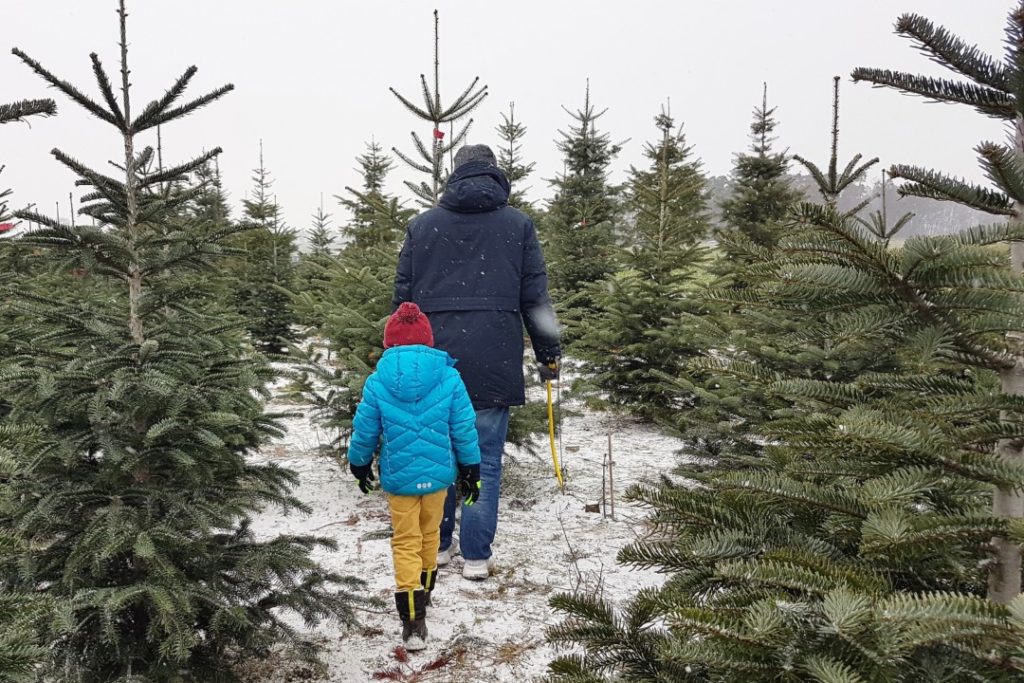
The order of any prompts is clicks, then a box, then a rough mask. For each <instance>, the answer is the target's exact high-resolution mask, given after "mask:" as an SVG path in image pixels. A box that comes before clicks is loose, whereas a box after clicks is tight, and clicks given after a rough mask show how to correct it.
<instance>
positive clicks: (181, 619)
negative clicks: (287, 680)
mask: <svg viewBox="0 0 1024 683" xmlns="http://www.w3.org/2000/svg"><path fill="white" fill-rule="evenodd" d="M118 16H119V20H120V73H119V75H120V78H119V79H118V80H119V85H120V94H119V95H118V94H117V93H116V91H115V86H114V85H113V83H112V81H111V79H110V77H109V76H108V73H107V71H106V70H105V69H104V67H103V65H102V63H101V61H100V59H99V57H98V56H97V55H96V54H93V55H91V59H92V68H93V72H94V74H95V77H96V82H97V85H98V89H99V94H100V97H99V98H94V97H92V96H90V95H88V94H86V93H84V92H83V91H82V90H80V89H78V88H77V87H75V86H74V85H72V84H71V83H69V82H67V81H64V80H62V79H60V78H59V77H58V76H56V75H54V74H53V73H51V72H50V71H48V70H47V69H46V68H45V67H43V66H42V65H41V64H40V63H39V62H37V61H35V60H34V59H32V58H31V57H29V56H28V55H27V54H25V53H24V52H22V51H21V50H18V49H15V50H14V54H15V55H16V56H18V57H19V58H20V59H21V60H22V61H23V62H24V63H25V64H26V65H27V66H28V67H29V68H30V69H31V70H32V71H34V72H35V73H36V74H38V75H39V76H40V77H42V78H43V79H44V80H45V81H46V82H47V83H49V84H50V85H51V86H53V87H54V88H55V89H56V90H58V91H59V92H60V93H62V94H63V95H65V96H67V97H68V98H69V99H71V100H72V101H73V102H75V103H77V104H78V105H80V106H82V107H83V108H84V109H86V110H87V111H88V112H89V113H90V114H92V115H93V117H95V118H96V119H98V120H99V121H102V122H103V123H104V124H106V125H109V126H110V127H111V128H113V129H114V130H116V131H117V133H118V137H119V138H120V144H119V148H120V149H121V150H122V151H123V157H121V158H120V160H119V163H118V164H117V165H116V168H117V169H118V170H119V173H117V174H113V175H107V174H105V173H103V172H100V171H97V170H95V169H92V168H89V167H88V166H86V165H84V164H82V163H80V162H79V161H77V160H76V159H74V158H73V157H72V156H70V155H69V154H66V153H65V152H62V151H60V150H54V156H55V157H56V158H57V160H58V161H59V162H60V163H61V164H63V165H64V166H65V167H67V168H68V169H70V170H71V171H72V172H74V173H75V174H76V176H78V178H79V184H80V185H81V186H83V187H84V188H85V189H86V194H85V196H84V197H83V206H82V209H81V212H82V213H83V215H85V216H87V217H90V218H93V219H95V221H96V225H95V226H92V225H83V224H82V223H84V221H82V222H81V223H79V225H78V226H77V227H73V226H71V225H69V224H67V223H63V222H60V221H57V220H55V219H53V218H49V217H46V216H42V215H39V214H33V213H21V214H19V216H20V217H21V218H22V219H23V220H26V221H31V222H32V223H35V224H37V225H38V226H40V227H39V228H38V229H35V230H32V231H30V232H28V233H27V234H26V235H24V236H23V237H21V238H20V239H21V240H22V242H23V243H24V244H26V245H29V246H33V247H35V248H38V249H42V250H49V251H52V252H54V254H55V255H57V256H62V257H65V258H68V259H69V260H74V259H77V260H78V261H79V262H81V263H83V264H85V265H86V267H87V268H88V270H89V271H90V273H91V277H93V278H95V279H97V280H102V281H104V282H106V283H107V287H108V292H109V295H107V296H103V297H90V298H88V299H84V300H80V301H74V302H73V303H72V304H70V305H68V304H66V303H65V302H64V301H63V300H62V297H61V296H59V295H58V296H53V295H51V293H50V292H47V293H37V292H31V291H20V290H15V291H13V292H9V293H7V296H9V297H11V299H12V300H13V301H14V305H15V306H17V307H18V309H19V311H20V313H21V314H22V317H21V319H20V321H19V324H20V325H21V326H22V327H24V328H25V330H24V332H25V333H26V334H25V335H24V336H22V337H19V338H20V339H33V340H35V341H34V342H30V343H23V344H19V346H18V347H17V348H16V349H15V353H14V354H13V355H11V356H9V357H5V358H3V359H0V391H2V392H3V395H4V396H5V397H7V398H8V400H9V401H10V403H11V406H12V414H11V420H12V421H13V422H15V423H17V424H18V425H19V428H21V429H32V430H35V432H36V434H35V436H34V438H18V439H14V440H13V441H11V442H8V443H4V444H3V447H0V450H2V451H3V453H4V457H3V476H2V477H0V529H4V530H5V531H6V530H11V529H13V530H15V532H16V534H17V535H18V537H19V538H20V539H22V540H23V541H24V542H23V543H15V544H4V545H2V546H0V547H2V551H0V552H2V553H3V554H2V556H0V568H2V570H3V571H4V573H3V576H2V579H0V581H2V584H3V586H4V588H5V590H4V594H5V595H8V594H13V593H15V592H31V593H34V594H36V595H39V596H41V597H44V598H46V599H50V600H52V602H53V603H54V605H55V607H56V611H55V612H54V613H53V614H52V615H51V617H50V618H49V619H47V626H48V640H49V645H50V647H49V655H50V664H51V668H50V669H48V670H46V671H43V672H40V673H41V675H42V676H43V677H44V678H45V679H49V680H57V679H59V680H74V681H81V682H82V683H94V682H96V683H98V682H100V681H104V682H107V681H129V680H131V681H139V680H147V681H154V682H162V683H170V682H171V681H182V680H209V681H213V680H216V681H231V680H234V678H233V675H232V672H231V667H232V664H233V663H234V662H235V661H237V659H238V658H239V657H244V656H246V655H252V654H256V653H262V652H265V651H266V650H267V648H269V647H272V646H274V645H275V644H278V643H287V644H289V645H290V646H291V648H292V649H293V650H294V651H296V652H297V653H305V654H310V655H311V654H312V652H313V648H314V646H313V644H312V643H311V642H309V641H307V640H306V639H304V638H303V637H302V635H301V634H300V633H298V632H297V631H296V630H295V629H294V627H293V626H292V625H291V624H290V623H288V622H287V621H285V616H286V614H287V613H288V612H293V613H297V615H298V616H299V617H300V618H302V619H305V620H308V621H311V622H315V621H317V620H319V619H320V618H322V617H325V616H336V617H338V618H340V619H342V620H343V621H348V622H351V621H352V620H353V616H354V615H353V612H352V607H353V600H354V599H355V598H354V596H352V595H351V594H350V593H349V592H348V589H349V588H351V587H352V586H354V585H356V584H357V583H358V582H355V581H352V580H348V579H343V578H342V577H339V576H336V575H334V574H331V573H329V572H326V571H324V570H323V569H322V568H321V567H319V566H318V565H317V563H316V562H315V561H314V560H313V559H312V553H313V552H314V551H315V550H317V549H318V548H320V547H322V546H329V545H330V543H329V542H327V541H325V540H323V539H318V538H315V537H311V536H278V537H273V538H269V539H266V540H257V539H256V538H255V536H254V534H253V532H252V530H251V528H250V517H251V516H252V515H253V514H255V513H257V512H258V511H259V510H261V509H262V508H263V506H265V505H268V504H273V505H279V506H281V507H283V508H284V509H288V510H302V509H304V506H303V505H302V504H301V503H300V502H299V501H298V500H296V499H295V498H294V497H293V496H292V495H291V493H290V488H291V486H292V484H294V482H295V480H296V477H295V474H294V473H292V472H290V471H288V470H285V469H283V468H281V467H278V466H276V465H267V464H257V463H255V462H253V461H251V460H249V459H247V457H246V456H247V455H248V454H250V453H251V452H252V451H253V450H254V449H255V448H256V447H258V446H259V445H260V444H261V443H263V442H264V441H265V440H266V439H267V438H268V437H270V436H272V435H275V434H279V433H280V430H281V428H280V426H279V425H278V423H277V421H276V420H275V417H274V415H270V414H266V413H264V408H263V404H262V400H261V398H260V397H261V396H262V395H264V394H265V392H266V389H265V384H266V382H267V381H269V380H271V379H273V371H272V370H271V368H270V367H269V366H268V364H267V363H266V362H265V361H264V360H262V359H260V358H259V357H257V356H254V355H252V354H250V353H247V352H246V351H244V347H243V344H242V338H241V334H240V333H239V332H238V331H236V330H234V329H231V328H230V325H227V324H225V322H224V321H223V320H222V319H221V318H220V317H219V316H217V315H211V314H210V313H209V311H210V310H214V311H215V310H216V309H209V308H207V306H206V304H207V301H206V298H205V297H204V296H202V292H196V291H195V290H194V288H193V287H192V285H191V283H189V282H187V281H186V282H183V280H182V277H181V276H182V274H184V273H188V272H190V271H192V270H195V269H203V268H211V267H213V260H214V259H215V258H216V257H217V255H218V252H219V251H220V249H219V243H220V242H221V241H223V239H224V235H220V234H217V233H215V232H213V231H209V230H207V229H206V228H204V227H202V226H197V227H196V229H195V230H194V231H193V230H191V229H190V228H191V227H193V226H191V225H188V224H184V223H182V222H181V221H180V216H181V215H182V210H183V207H184V205H185V204H186V203H187V202H188V201H189V199H190V196H194V194H196V193H198V192H200V190H199V189H198V188H196V187H195V186H194V185H192V184H191V176H192V174H193V173H194V172H195V171H196V170H197V169H199V168H201V167H202V166H203V164H205V163H207V162H208V161H209V160H211V159H213V158H214V157H215V156H216V155H217V154H218V153H219V152H220V150H219V149H215V150H211V151H210V152H208V153H206V154H203V155H201V156H200V157H198V158H196V159H193V160H191V161H186V162H183V163H180V164H174V165H171V166H169V167H167V168H165V169H164V170H163V171H159V170H157V169H155V168H154V156H155V153H154V150H153V149H152V148H151V147H145V146H143V144H142V143H143V137H144V136H145V135H147V134H150V135H151V134H152V131H153V130H154V128H155V127H156V126H158V125H165V126H166V125H168V124H170V123H172V122H174V121H177V120H179V119H181V118H183V117H184V116H187V115H189V114H191V113H193V112H195V111H196V110H198V109H200V108H201V107H203V106H206V105H208V104H210V103H212V102H214V101H216V100H218V99H220V98H221V97H222V96H223V95H225V94H226V93H228V92H229V91H230V90H231V89H232V87H231V86H230V85H228V86H223V87H221V88H218V89H216V90H214V91H212V92H210V93H208V94H206V95H203V96H200V97H198V98H196V99H193V100H183V99H182V97H183V95H184V93H185V91H186V89H187V86H188V85H189V83H190V81H191V80H192V78H193V77H194V75H195V73H196V69H195V67H189V68H188V69H187V70H186V71H185V72H184V74H183V75H182V76H181V77H180V78H178V79H177V80H176V81H175V82H174V83H173V84H172V86H171V87H170V88H169V89H168V90H167V91H166V92H165V93H164V94H163V95H161V96H160V97H159V98H158V99H156V100H154V101H152V102H151V103H149V104H148V105H146V106H144V107H141V108H136V107H134V106H133V105H134V104H135V102H134V101H133V99H132V94H133V91H132V88H131V84H130V81H129V73H130V68H129V64H128V54H129V50H128V38H127V27H126V24H127V22H126V18H127V14H126V11H125V5H124V0H120V2H119V7H118ZM175 184H176V185H178V186H180V187H182V188H185V189H184V190H183V191H182V192H176V193H171V194H168V193H165V192H163V191H162V188H163V187H164V186H165V185H175ZM74 286H75V285H74V284H73V283H72V282H71V281H68V280H66V281H65V283H64V287H65V288H71V287H74ZM14 567H16V570H15V571H11V568H14Z"/></svg>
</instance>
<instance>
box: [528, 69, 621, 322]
mask: <svg viewBox="0 0 1024 683" xmlns="http://www.w3.org/2000/svg"><path fill="white" fill-rule="evenodd" d="M563 108H564V107H563ZM606 111H607V110H602V111H600V112H599V111H597V110H596V108H595V107H594V105H593V104H592V103H591V101H590V84H589V83H588V84H587V90H586V95H585V97H584V100H583V108H582V109H579V110H577V111H575V112H571V111H569V110H568V109H566V112H568V113H569V115H570V116H571V117H572V118H573V120H574V121H575V125H573V126H571V127H570V128H569V131H568V132H562V133H561V135H562V139H561V140H560V141H559V142H558V149H559V151H560V152H562V154H563V156H564V163H565V171H564V172H563V173H562V174H561V175H559V176H558V177H556V178H555V179H554V180H553V181H552V183H551V184H552V186H553V187H554V189H555V196H554V198H553V199H552V200H551V202H550V204H549V205H548V210H547V214H546V215H545V217H544V220H543V222H542V223H541V230H540V232H541V238H542V240H543V241H544V247H545V249H544V254H545V256H546V257H547V260H548V278H549V280H550V282H551V287H552V290H553V298H554V300H555V302H556V304H557V305H558V307H559V320H560V322H562V324H563V325H564V326H566V328H567V330H566V335H565V337H566V340H567V341H569V342H572V341H573V340H575V339H577V338H578V337H579V335H580V334H581V330H579V329H578V326H579V322H580V320H581V319H582V318H583V317H584V316H585V315H586V314H587V313H588V312H591V311H593V310H595V304H594V302H593V285H594V284H595V283H597V282H601V281H603V280H604V278H605V277H606V276H607V275H608V274H609V273H611V272H613V271H614V270H615V264H614V260H613V257H614V253H615V246H616V244H615V234H616V230H617V229H618V220H619V214H620V206H619V200H618V195H619V192H618V188H616V187H613V186H612V185H611V184H610V183H609V181H608V171H609V166H610V165H611V162H612V160H614V159H615V157H616V156H617V155H618V153H619V151H620V150H621V145H617V144H613V143H612V141H611V138H610V137H609V135H608V134H607V133H602V132H599V131H598V129H597V127H596V124H597V120H598V119H600V118H601V117H602V116H603V115H604V114H605V113H606Z"/></svg>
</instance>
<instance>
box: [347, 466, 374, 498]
mask: <svg viewBox="0 0 1024 683" xmlns="http://www.w3.org/2000/svg"><path fill="white" fill-rule="evenodd" d="M348 469H349V470H350V471H351V472H352V476H353V477H355V478H356V479H358V480H359V490H360V491H362V492H363V493H369V492H370V491H372V490H373V489H375V488H376V487H375V486H374V485H373V484H371V483H370V482H371V481H373V479H374V477H373V463H372V462H368V463H366V464H365V465H353V464H352V463H351V462H350V463H349V464H348Z"/></svg>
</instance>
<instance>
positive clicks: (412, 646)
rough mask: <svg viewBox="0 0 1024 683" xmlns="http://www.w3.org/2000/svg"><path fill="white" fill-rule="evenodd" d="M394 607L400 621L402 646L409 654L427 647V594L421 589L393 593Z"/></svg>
mask: <svg viewBox="0 0 1024 683" xmlns="http://www.w3.org/2000/svg"><path fill="white" fill-rule="evenodd" d="M395 607H397V608H398V616H399V618H400V619H401V620H402V644H403V645H405V649H406V650H408V651H409V652H416V651H417V650H422V649H424V648H425V647H426V646H427V593H426V591H424V590H423V589H421V588H417V589H416V590H411V591H398V592H397V593H395Z"/></svg>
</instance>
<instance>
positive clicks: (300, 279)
mask: <svg viewBox="0 0 1024 683" xmlns="http://www.w3.org/2000/svg"><path fill="white" fill-rule="evenodd" d="M336 239H337V237H336V236H335V234H334V230H333V228H332V226H331V214H329V213H326V212H325V211H324V205H323V198H322V197H321V200H320V206H319V207H317V210H316V213H314V214H313V224H312V225H311V226H310V228H309V231H308V232H307V234H306V242H307V243H308V245H309V251H308V252H306V253H304V254H302V255H301V256H300V257H299V265H298V267H297V268H296V271H295V277H296V281H297V287H298V291H299V292H311V293H312V295H313V296H314V297H315V298H320V297H321V295H322V293H323V290H324V288H325V287H326V282H327V279H328V276H327V271H328V269H329V268H330V266H331V263H333V261H334V248H333V247H334V242H335V240H336ZM293 307H295V308H296V315H297V316H298V317H299V319H300V321H301V322H302V324H304V325H307V326H309V327H319V326H320V325H321V324H322V323H323V320H322V319H321V318H319V317H318V316H316V315H315V314H314V315H313V316H312V317H307V316H303V315H301V313H300V311H299V310H298V304H297V303H296V302H295V301H294V300H293ZM307 312H308V311H307Z"/></svg>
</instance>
